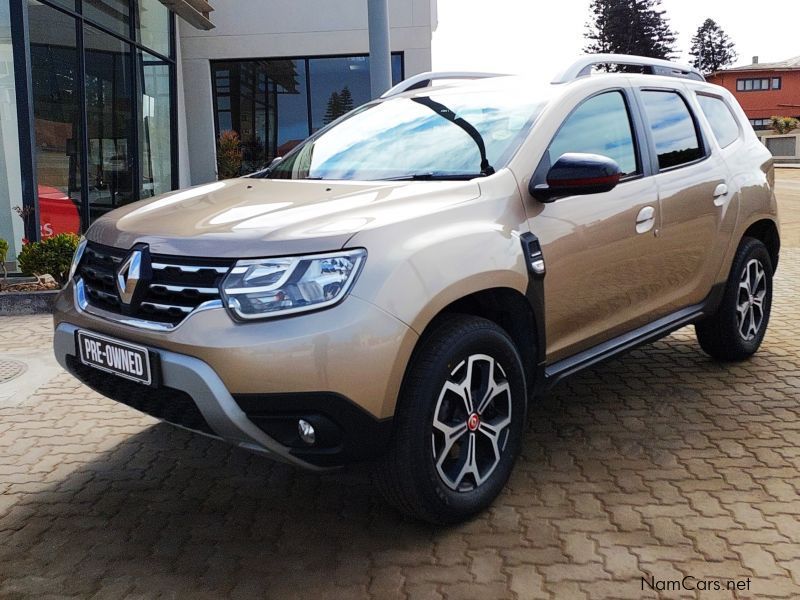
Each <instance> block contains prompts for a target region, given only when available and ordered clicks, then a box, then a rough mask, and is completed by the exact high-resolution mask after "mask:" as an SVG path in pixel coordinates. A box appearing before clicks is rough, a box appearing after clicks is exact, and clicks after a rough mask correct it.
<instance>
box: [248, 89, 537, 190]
mask: <svg viewBox="0 0 800 600" xmlns="http://www.w3.org/2000/svg"><path fill="white" fill-rule="evenodd" d="M542 106H543V103H542V102H536V101H532V100H530V99H526V98H520V97H519V94H514V93H511V94H509V93H508V92H507V91H505V92H503V91H492V92H487V91H483V90H481V91H467V92H465V91H463V90H458V91H457V92H456V91H454V90H448V91H444V90H443V91H441V92H440V93H436V94H430V95H428V96H422V97H415V98H394V99H390V100H386V101H383V102H377V103H372V104H368V105H366V106H363V107H361V108H359V109H357V110H355V111H353V112H352V113H350V115H348V116H346V117H344V118H343V119H342V120H340V121H337V122H335V123H333V124H332V125H331V126H330V127H328V128H326V129H323V130H321V131H320V132H318V133H317V134H315V135H314V136H312V137H310V138H309V139H308V140H306V141H305V142H304V143H303V144H301V145H300V146H298V147H297V148H296V149H295V150H293V151H292V152H291V153H290V154H289V155H287V156H286V158H284V159H283V160H282V161H281V162H279V163H278V164H277V165H275V166H273V167H272V168H271V169H269V170H267V171H266V172H264V173H262V174H261V176H262V177H270V178H275V179H347V180H362V181H364V180H366V181H369V180H379V179H436V178H441V179H464V178H472V177H479V176H482V175H488V174H491V173H492V172H494V170H495V169H499V168H501V167H503V166H505V165H506V163H507V162H508V161H509V160H510V158H511V157H512V156H513V154H514V152H515V151H516V149H517V148H518V147H519V145H520V143H522V140H523V139H524V138H525V136H526V134H527V133H528V131H529V130H530V127H531V125H532V124H533V121H534V120H535V118H536V116H538V114H539V112H540V111H541V108H542Z"/></svg>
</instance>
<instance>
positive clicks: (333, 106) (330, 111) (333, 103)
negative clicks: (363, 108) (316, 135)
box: [322, 92, 344, 125]
mask: <svg viewBox="0 0 800 600" xmlns="http://www.w3.org/2000/svg"><path fill="white" fill-rule="evenodd" d="M343 114H344V112H342V97H341V96H340V95H339V92H331V97H330V98H328V107H327V109H325V116H324V117H323V118H322V123H323V124H324V125H327V124H328V123H332V122H333V121H335V120H336V119H338V118H339V117H341V116H342V115H343Z"/></svg>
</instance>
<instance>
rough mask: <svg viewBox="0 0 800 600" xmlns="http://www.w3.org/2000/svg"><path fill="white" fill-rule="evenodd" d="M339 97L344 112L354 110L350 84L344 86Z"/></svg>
mask: <svg viewBox="0 0 800 600" xmlns="http://www.w3.org/2000/svg"><path fill="white" fill-rule="evenodd" d="M339 99H340V100H341V102H342V114H346V113H349V112H350V111H351V110H353V94H351V93H350V88H349V87H348V86H344V88H343V89H342V91H341V93H340V94H339Z"/></svg>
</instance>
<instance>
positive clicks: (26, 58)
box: [9, 0, 180, 241]
mask: <svg viewBox="0 0 800 600" xmlns="http://www.w3.org/2000/svg"><path fill="white" fill-rule="evenodd" d="M37 1H38V2H39V3H40V4H41V5H43V6H46V7H49V9H51V10H55V11H57V12H59V13H63V14H64V15H66V16H68V17H71V18H73V19H74V20H75V32H76V44H77V53H78V79H79V81H80V82H81V86H80V90H79V96H78V98H79V105H80V106H79V107H78V110H79V113H80V116H79V119H80V125H81V131H82V132H83V133H82V136H81V138H82V139H81V140H78V142H77V143H78V144H80V147H79V149H78V152H79V154H80V164H79V165H78V169H79V171H80V176H81V182H82V183H81V200H80V202H81V206H80V208H79V213H80V217H81V226H80V229H81V232H85V231H86V229H87V228H88V227H89V225H90V222H91V219H90V214H89V187H88V185H87V182H88V181H89V177H88V164H87V161H88V153H89V143H88V133H87V132H88V127H87V115H86V112H87V106H86V103H87V98H86V90H85V88H86V56H85V54H86V52H85V51H86V47H85V43H84V36H83V32H84V29H83V28H84V25H89V26H91V27H93V28H94V29H97V30H99V31H101V32H102V33H104V34H107V35H109V36H111V37H112V38H115V39H117V40H119V41H122V42H124V43H125V44H127V45H128V47H129V48H130V53H129V57H130V68H129V69H127V72H126V77H128V78H129V79H130V82H131V86H132V88H131V89H132V93H133V98H132V102H131V114H132V119H133V122H134V123H135V122H137V120H138V118H139V114H140V111H141V103H142V99H141V97H140V91H141V90H140V89H139V86H138V82H137V78H136V69H137V55H136V53H137V49H138V50H143V51H145V52H147V53H149V54H152V55H153V56H156V57H157V58H159V59H160V60H163V61H165V62H166V63H167V64H168V65H169V70H170V104H171V107H170V114H171V122H170V137H171V161H172V164H171V171H172V172H171V178H172V182H171V186H172V189H173V190H175V189H177V188H178V185H179V181H180V171H179V169H180V165H179V162H180V161H179V147H178V96H177V92H178V81H177V39H176V37H177V27H176V16H175V13H174V12H173V11H172V10H171V9H170V10H169V12H168V14H169V32H170V44H169V55H168V56H165V55H164V54H162V53H161V52H158V51H156V50H155V49H153V48H149V47H148V46H145V45H144V44H142V43H140V42H139V41H137V38H136V27H137V25H138V7H137V3H136V0H130V2H129V3H128V4H129V6H130V13H129V17H130V19H129V26H128V28H127V29H128V30H127V32H125V33H121V32H119V31H115V30H114V29H111V28H109V27H107V26H106V25H104V24H102V23H99V22H97V21H95V20H94V19H93V18H91V17H90V16H87V15H84V14H83V5H82V4H81V3H80V2H76V3H75V5H73V7H72V8H70V7H67V6H64V5H62V4H59V3H57V2H56V1H55V0H37ZM9 8H10V19H11V41H12V48H13V56H14V73H15V76H16V77H17V78H19V79H18V84H17V85H16V86H15V87H16V90H15V91H16V99H17V123H18V129H19V133H20V137H19V152H20V172H21V179H22V198H21V202H22V206H23V207H26V208H32V209H33V210H32V211H31V214H30V215H29V216H28V218H26V219H25V236H26V237H27V238H28V239H29V240H34V241H38V240H39V239H40V237H41V236H40V229H39V221H40V210H39V197H38V178H37V173H38V171H37V156H36V140H35V127H34V120H35V115H34V106H33V103H34V99H33V88H32V84H31V81H32V63H31V52H30V42H31V35H30V31H29V26H28V25H29V19H28V3H27V2H26V1H25V0H22V1H19V2H17V1H15V0H12V1H11V2H10V6H9ZM23 76H24V78H25V79H26V80H27V84H24V83H22V84H20V83H19V81H20V80H21V79H22V78H23ZM131 140H132V142H133V144H132V147H131V148H129V149H128V152H129V153H130V155H131V156H138V155H139V148H140V140H139V128H138V126H134V127H133V131H132V135H131ZM131 170H132V175H133V180H134V182H135V188H136V190H135V194H136V199H141V195H140V194H141V173H140V169H139V164H138V160H135V161H134V165H133V167H132V169H131Z"/></svg>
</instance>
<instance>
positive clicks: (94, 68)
mask: <svg viewBox="0 0 800 600" xmlns="http://www.w3.org/2000/svg"><path fill="white" fill-rule="evenodd" d="M84 44H85V56H86V113H87V125H88V137H89V156H88V162H89V181H88V182H87V184H88V188H89V207H90V214H91V218H92V219H93V220H94V219H96V218H97V217H99V216H102V215H103V214H105V213H106V212H108V211H109V210H111V209H113V208H116V207H117V206H121V205H123V204H126V203H128V202H131V201H132V200H135V199H136V190H137V189H138V183H136V184H134V181H133V168H132V167H133V160H134V157H133V156H131V155H130V152H131V150H132V149H133V141H132V129H133V119H134V114H133V95H132V90H131V88H132V86H131V81H130V73H131V70H130V60H131V52H130V45H129V44H127V43H125V42H122V41H120V40H118V39H116V38H113V37H111V36H110V35H108V34H105V33H103V32H101V31H99V30H97V29H95V28H94V27H90V26H88V25H87V26H84Z"/></svg>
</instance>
